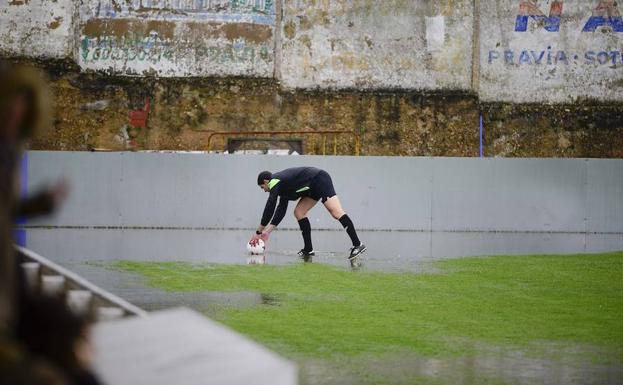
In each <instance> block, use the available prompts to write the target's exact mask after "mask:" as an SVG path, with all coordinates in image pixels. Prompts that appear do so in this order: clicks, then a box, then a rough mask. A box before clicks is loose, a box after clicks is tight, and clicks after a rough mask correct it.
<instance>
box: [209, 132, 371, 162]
mask: <svg viewBox="0 0 623 385" xmlns="http://www.w3.org/2000/svg"><path fill="white" fill-rule="evenodd" d="M310 134H314V135H322V136H323V137H322V138H323V155H325V153H326V151H325V149H326V135H327V134H334V135H335V136H334V137H333V153H334V154H336V153H337V135H338V134H347V135H352V136H353V137H354V138H355V155H357V156H359V149H360V146H361V143H360V138H359V135H358V134H357V133H356V132H355V131H347V130H325V131H309V130H292V131H212V132H210V133H209V134H208V151H211V150H212V138H213V137H214V136H227V135H242V136H255V135H310Z"/></svg>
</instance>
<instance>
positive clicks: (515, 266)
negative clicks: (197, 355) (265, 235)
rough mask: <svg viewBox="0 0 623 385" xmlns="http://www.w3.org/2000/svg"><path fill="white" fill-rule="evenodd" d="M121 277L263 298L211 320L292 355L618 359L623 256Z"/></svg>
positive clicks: (132, 265) (622, 350) (184, 268)
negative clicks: (517, 352)
mask: <svg viewBox="0 0 623 385" xmlns="http://www.w3.org/2000/svg"><path fill="white" fill-rule="evenodd" d="M115 266H116V268H119V269H122V270H125V271H130V272H134V273H138V274H140V275H141V276H143V277H145V278H146V280H147V282H148V285H150V286H153V287H156V288H160V289H165V290H169V291H218V292H228V291H252V292H257V293H262V294H263V295H264V297H265V298H269V299H270V300H269V301H266V303H265V304H258V305H256V306H250V307H236V306H220V307H218V308H217V309H212V311H211V314H210V316H212V317H213V318H216V319H217V320H219V321H221V322H223V323H225V324H227V325H229V326H230V327H232V328H234V329H236V330H237V331H239V332H240V333H243V334H246V335H248V336H250V337H252V338H254V339H255V340H257V341H260V342H262V343H265V344H267V345H268V346H270V347H272V348H273V349H276V350H277V351H279V352H281V353H283V354H286V355H290V356H296V357H309V358H323V359H327V358H330V357H342V358H344V357H355V356H357V355H361V354H368V355H370V354H372V355H375V354H377V355H379V356H382V355H385V354H392V353H396V352H411V353H415V354H418V355H420V356H428V357H430V356H437V355H444V356H448V355H464V354H469V350H470V349H472V348H473V346H474V345H473V344H474V342H477V343H482V344H487V345H492V346H506V347H513V348H520V349H534V347H535V346H539V344H540V343H541V342H547V343H554V344H563V345H566V346H568V345H571V346H573V344H577V345H579V346H591V347H597V348H599V349H606V350H607V351H610V352H612V354H614V360H615V361H617V360H620V359H622V358H623V322H622V320H623V252H619V253H609V254H592V255H564V256H513V257H505V256H500V257H487V258H466V259H454V260H444V261H441V262H438V263H436V264H435V267H436V272H435V273H385V272H367V271H360V272H352V271H349V270H346V269H341V268H337V267H334V266H328V265H322V264H302V263H301V264H299V265H289V266H270V265H264V266H246V265H191V264H188V263H161V262H129V261H122V262H118V263H117V264H116V265H115ZM437 269H438V270H437ZM610 358H613V356H610ZM347 359H348V358H347ZM620 363H621V361H619V364H620Z"/></svg>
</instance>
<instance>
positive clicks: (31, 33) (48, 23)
mask: <svg viewBox="0 0 623 385" xmlns="http://www.w3.org/2000/svg"><path fill="white" fill-rule="evenodd" d="M2 3H3V4H2V5H1V6H0V55H2V56H14V55H19V56H29V57H45V58H65V57H68V56H71V55H72V49H73V48H72V47H73V42H74V39H73V15H74V11H75V6H74V2H73V1H72V0H7V1H3V2H2Z"/></svg>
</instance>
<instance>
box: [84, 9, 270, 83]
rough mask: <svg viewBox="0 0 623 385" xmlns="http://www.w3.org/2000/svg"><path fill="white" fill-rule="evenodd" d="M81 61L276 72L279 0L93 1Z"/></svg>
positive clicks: (112, 66)
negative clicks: (276, 23)
mask: <svg viewBox="0 0 623 385" xmlns="http://www.w3.org/2000/svg"><path fill="white" fill-rule="evenodd" d="M78 35H79V39H77V40H79V42H78V41H76V45H77V46H78V48H79V52H78V56H77V62H78V64H79V65H80V67H81V68H82V69H84V70H103V71H106V72H108V73H112V74H120V75H158V76H181V77H184V76H254V77H272V76H273V72H274V61H275V60H274V46H275V3H274V1H272V0H236V1H233V0H211V1H195V0H183V1H180V0H157V1H151V0H132V1H125V2H122V1H115V0H88V1H85V2H84V5H83V6H82V7H81V8H80V25H79V33H78Z"/></svg>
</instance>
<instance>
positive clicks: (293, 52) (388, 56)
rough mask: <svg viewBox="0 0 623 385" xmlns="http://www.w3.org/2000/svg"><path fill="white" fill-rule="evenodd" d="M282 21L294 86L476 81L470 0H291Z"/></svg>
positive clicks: (284, 68)
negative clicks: (474, 78) (445, 0)
mask: <svg viewBox="0 0 623 385" xmlns="http://www.w3.org/2000/svg"><path fill="white" fill-rule="evenodd" d="M282 24H283V28H282V32H283V36H282V40H281V48H282V60H281V76H282V79H283V84H284V85H285V86H287V87H291V88H315V87H319V88H358V89H375V88H401V89H426V90H440V89H454V90H468V89H471V75H472V72H471V71H472V68H471V61H472V60H471V59H472V48H471V47H472V35H473V4H472V1H470V0H462V1H452V2H437V1H402V0H392V1H369V0H352V1H345V0H341V1H315V0H296V1H286V2H284V6H283V21H282Z"/></svg>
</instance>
